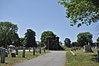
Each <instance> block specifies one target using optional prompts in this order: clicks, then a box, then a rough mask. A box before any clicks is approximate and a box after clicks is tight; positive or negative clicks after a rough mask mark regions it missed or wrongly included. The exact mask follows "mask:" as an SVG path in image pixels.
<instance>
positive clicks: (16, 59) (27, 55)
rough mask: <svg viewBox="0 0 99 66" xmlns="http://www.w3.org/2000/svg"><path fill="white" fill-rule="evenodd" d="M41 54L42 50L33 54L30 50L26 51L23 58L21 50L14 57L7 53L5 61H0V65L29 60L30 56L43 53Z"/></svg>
mask: <svg viewBox="0 0 99 66" xmlns="http://www.w3.org/2000/svg"><path fill="white" fill-rule="evenodd" d="M43 54H45V53H44V52H42V53H41V54H40V53H36V54H35V55H33V53H32V52H28V51H27V52H26V57H25V58H22V51H20V52H19V55H18V56H17V57H15V58H12V57H11V54H9V56H8V57H6V61H5V63H3V64H1V63H0V66H12V65H14V64H17V63H20V62H23V61H26V60H30V59H32V58H35V57H38V56H40V55H43Z"/></svg>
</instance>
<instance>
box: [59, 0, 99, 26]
mask: <svg viewBox="0 0 99 66" xmlns="http://www.w3.org/2000/svg"><path fill="white" fill-rule="evenodd" d="M59 3H60V4H61V5H64V7H65V8H66V17H67V18H70V20H71V22H70V25H71V26H73V25H76V24H77V25H78V27H80V26H81V25H82V24H86V25H90V24H91V23H93V22H97V20H99V0H60V1H59Z"/></svg>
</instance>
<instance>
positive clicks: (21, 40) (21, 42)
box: [20, 37, 25, 46]
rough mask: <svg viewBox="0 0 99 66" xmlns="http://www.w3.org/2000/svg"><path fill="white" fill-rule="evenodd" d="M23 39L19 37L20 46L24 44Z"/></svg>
mask: <svg viewBox="0 0 99 66" xmlns="http://www.w3.org/2000/svg"><path fill="white" fill-rule="evenodd" d="M24 41H25V39H24V38H23V37H21V38H20V46H24V44H25V43H24Z"/></svg>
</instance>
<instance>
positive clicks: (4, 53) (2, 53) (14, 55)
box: [0, 47, 45, 63]
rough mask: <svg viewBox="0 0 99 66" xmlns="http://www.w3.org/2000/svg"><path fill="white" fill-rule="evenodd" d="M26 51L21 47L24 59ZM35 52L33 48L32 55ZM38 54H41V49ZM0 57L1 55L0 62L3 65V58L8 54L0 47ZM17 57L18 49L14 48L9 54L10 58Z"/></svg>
mask: <svg viewBox="0 0 99 66" xmlns="http://www.w3.org/2000/svg"><path fill="white" fill-rule="evenodd" d="M25 50H26V48H25V47H23V53H22V57H23V58H25V56H26V55H25V54H26V53H25V52H26V51H25ZM35 52H36V50H35V48H33V55H35ZM44 52H45V49H44ZM39 53H40V54H41V48H40V49H39ZM0 55H1V60H0V62H1V63H5V57H8V54H7V53H6V49H5V48H3V47H1V48H0ZM17 55H18V48H16V51H12V52H11V56H12V57H16V56H17Z"/></svg>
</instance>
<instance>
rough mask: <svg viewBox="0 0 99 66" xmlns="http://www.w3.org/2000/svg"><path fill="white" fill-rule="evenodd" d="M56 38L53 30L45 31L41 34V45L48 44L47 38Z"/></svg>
mask: <svg viewBox="0 0 99 66" xmlns="http://www.w3.org/2000/svg"><path fill="white" fill-rule="evenodd" d="M48 37H49V38H55V37H56V35H55V34H54V33H53V32H52V31H44V32H43V33H42V35H41V47H44V46H46V41H47V38H48Z"/></svg>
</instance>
